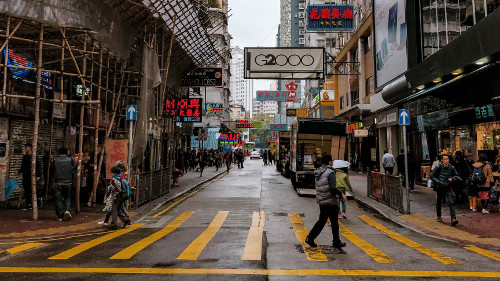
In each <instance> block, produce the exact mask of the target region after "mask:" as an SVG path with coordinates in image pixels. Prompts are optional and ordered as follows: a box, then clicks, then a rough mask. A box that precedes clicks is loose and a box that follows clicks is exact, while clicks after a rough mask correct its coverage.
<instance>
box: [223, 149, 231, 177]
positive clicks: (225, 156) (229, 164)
mask: <svg viewBox="0 0 500 281" xmlns="http://www.w3.org/2000/svg"><path fill="white" fill-rule="evenodd" d="M224 158H226V159H225V160H226V168H227V172H228V173H229V168H230V167H231V162H233V154H232V152H231V150H228V151H227V152H226V155H224Z"/></svg>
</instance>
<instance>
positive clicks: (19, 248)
mask: <svg viewBox="0 0 500 281" xmlns="http://www.w3.org/2000/svg"><path fill="white" fill-rule="evenodd" d="M42 245H44V243H26V244H23V245H19V246H16V247H13V248H10V249H7V250H4V251H0V253H3V252H6V253H9V254H11V255H13V254H17V253H20V252H23V251H26V250H29V249H33V248H36V247H38V246H42Z"/></svg>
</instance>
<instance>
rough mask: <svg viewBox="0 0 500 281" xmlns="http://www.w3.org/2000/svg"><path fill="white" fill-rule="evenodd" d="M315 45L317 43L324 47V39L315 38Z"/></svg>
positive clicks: (318, 45)
mask: <svg viewBox="0 0 500 281" xmlns="http://www.w3.org/2000/svg"><path fill="white" fill-rule="evenodd" d="M316 45H317V47H320V48H324V47H325V40H324V39H318V40H316Z"/></svg>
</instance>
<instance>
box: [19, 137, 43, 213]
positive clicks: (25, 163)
mask: <svg viewBox="0 0 500 281" xmlns="http://www.w3.org/2000/svg"><path fill="white" fill-rule="evenodd" d="M25 152H26V153H25V154H24V155H23V159H22V161H21V169H19V173H20V174H22V175H23V189H24V199H25V200H26V209H32V205H31V204H32V203H33V202H32V196H31V194H32V192H33V191H32V189H31V155H32V154H33V146H31V144H30V143H27V144H25ZM35 170H36V180H37V181H38V180H40V169H39V165H38V161H36V169H35Z"/></svg>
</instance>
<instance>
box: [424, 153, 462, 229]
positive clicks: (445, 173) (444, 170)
mask: <svg viewBox="0 0 500 281" xmlns="http://www.w3.org/2000/svg"><path fill="white" fill-rule="evenodd" d="M431 180H432V182H433V183H434V185H433V186H434V190H435V191H436V195H437V198H436V215H437V221H438V222H443V220H442V219H441V202H442V198H443V197H446V200H447V201H448V207H449V208H450V216H451V225H452V226H455V225H457V224H458V220H457V217H456V215H455V200H454V198H453V191H452V189H451V186H450V185H451V184H452V182H453V181H456V180H460V181H461V179H460V177H459V176H458V173H457V170H456V169H455V167H453V166H452V165H451V164H450V159H449V157H448V155H443V160H442V163H441V164H440V165H439V166H437V167H436V168H435V169H434V171H433V172H432V174H431Z"/></svg>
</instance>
